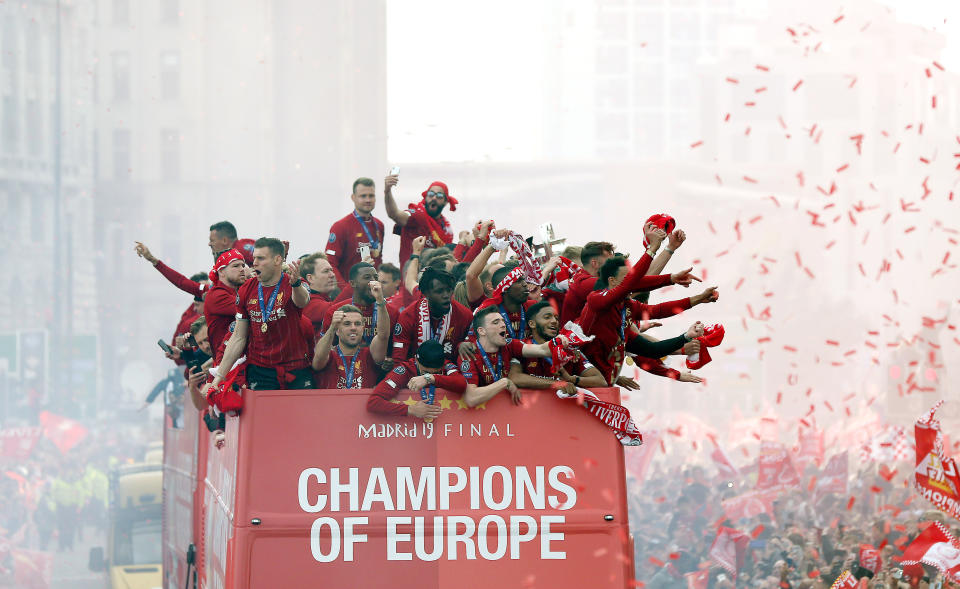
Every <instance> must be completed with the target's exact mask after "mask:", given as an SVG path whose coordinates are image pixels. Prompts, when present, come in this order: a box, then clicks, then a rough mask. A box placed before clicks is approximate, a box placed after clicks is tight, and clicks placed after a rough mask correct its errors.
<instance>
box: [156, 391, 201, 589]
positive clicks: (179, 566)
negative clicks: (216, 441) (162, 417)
mask: <svg viewBox="0 0 960 589" xmlns="http://www.w3.org/2000/svg"><path fill="white" fill-rule="evenodd" d="M187 409H188V410H187V411H185V412H184V415H183V427H182V428H173V427H171V426H170V424H169V422H168V423H167V425H166V426H165V427H164V431H163V574H164V578H165V579H166V580H165V586H166V587H167V588H168V589H172V588H182V587H183V586H184V584H185V582H186V579H185V575H186V574H187V547H188V546H189V545H190V542H191V541H192V537H191V531H192V530H193V518H194V513H195V510H194V505H195V501H194V489H195V488H196V483H197V478H196V449H197V436H198V431H199V430H198V428H199V427H203V424H202V422H201V421H200V419H199V417H198V414H197V412H195V411H192V410H191V409H192V407H189V408H187Z"/></svg>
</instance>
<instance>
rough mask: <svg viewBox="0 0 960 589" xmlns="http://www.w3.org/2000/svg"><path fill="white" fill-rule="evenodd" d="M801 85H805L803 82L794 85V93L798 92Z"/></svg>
mask: <svg viewBox="0 0 960 589" xmlns="http://www.w3.org/2000/svg"><path fill="white" fill-rule="evenodd" d="M800 84H803V80H800V81H799V82H797V83H796V84H794V85H793V91H794V92H796V91H797V88H799V87H800Z"/></svg>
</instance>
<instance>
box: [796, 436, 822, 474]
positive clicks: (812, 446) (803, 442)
mask: <svg viewBox="0 0 960 589" xmlns="http://www.w3.org/2000/svg"><path fill="white" fill-rule="evenodd" d="M797 437H798V444H799V449H798V450H797V467H798V468H799V469H800V470H801V471H802V470H803V469H804V467H806V465H808V464H816V465H817V466H818V467H819V466H820V465H821V464H823V437H824V434H823V430H822V429H818V428H816V427H801V428H799V429H798V430H797Z"/></svg>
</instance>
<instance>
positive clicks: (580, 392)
mask: <svg viewBox="0 0 960 589" xmlns="http://www.w3.org/2000/svg"><path fill="white" fill-rule="evenodd" d="M557 397H559V398H561V399H577V400H578V401H579V402H580V403H581V404H582V405H583V407H584V409H586V410H587V413H589V414H590V415H593V416H594V417H596V418H597V419H599V420H600V421H602V422H603V423H604V424H606V426H607V427H609V428H610V431H612V432H613V435H614V436H616V438H617V440H619V441H620V443H621V444H623V445H624V446H640V445H641V444H643V436H641V435H640V430H639V429H637V424H635V423H634V422H633V419H631V417H630V410H629V409H627V408H626V407H624V406H623V405H618V404H617V403H610V402H609V401H601V400H600V398H599V397H597V395H595V394H594V393H593V392H592V391H589V390H587V389H581V388H579V387H577V392H576V393H575V394H573V395H568V394H566V393H565V392H563V390H562V389H560V390H557Z"/></svg>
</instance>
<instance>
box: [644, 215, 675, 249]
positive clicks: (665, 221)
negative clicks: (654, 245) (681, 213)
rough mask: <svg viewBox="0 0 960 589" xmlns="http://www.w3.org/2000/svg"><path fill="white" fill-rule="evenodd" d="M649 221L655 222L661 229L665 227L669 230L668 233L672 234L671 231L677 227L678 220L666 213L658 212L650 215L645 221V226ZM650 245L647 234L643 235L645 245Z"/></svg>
mask: <svg viewBox="0 0 960 589" xmlns="http://www.w3.org/2000/svg"><path fill="white" fill-rule="evenodd" d="M647 223H653V224H654V225H656V226H657V228H659V229H663V230H664V231H666V232H667V235H670V233H671V232H673V230H674V229H675V228H676V227H677V221H676V219H674V218H673V217H671V216H670V215H664V214H663V213H657V214H655V215H650V218H648V219H647V220H646V221H644V223H643V226H644V227H646V226H647ZM649 245H650V242H649V241H647V237H646V235H644V237H643V247H644V248H646V247H648V246H649Z"/></svg>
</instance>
